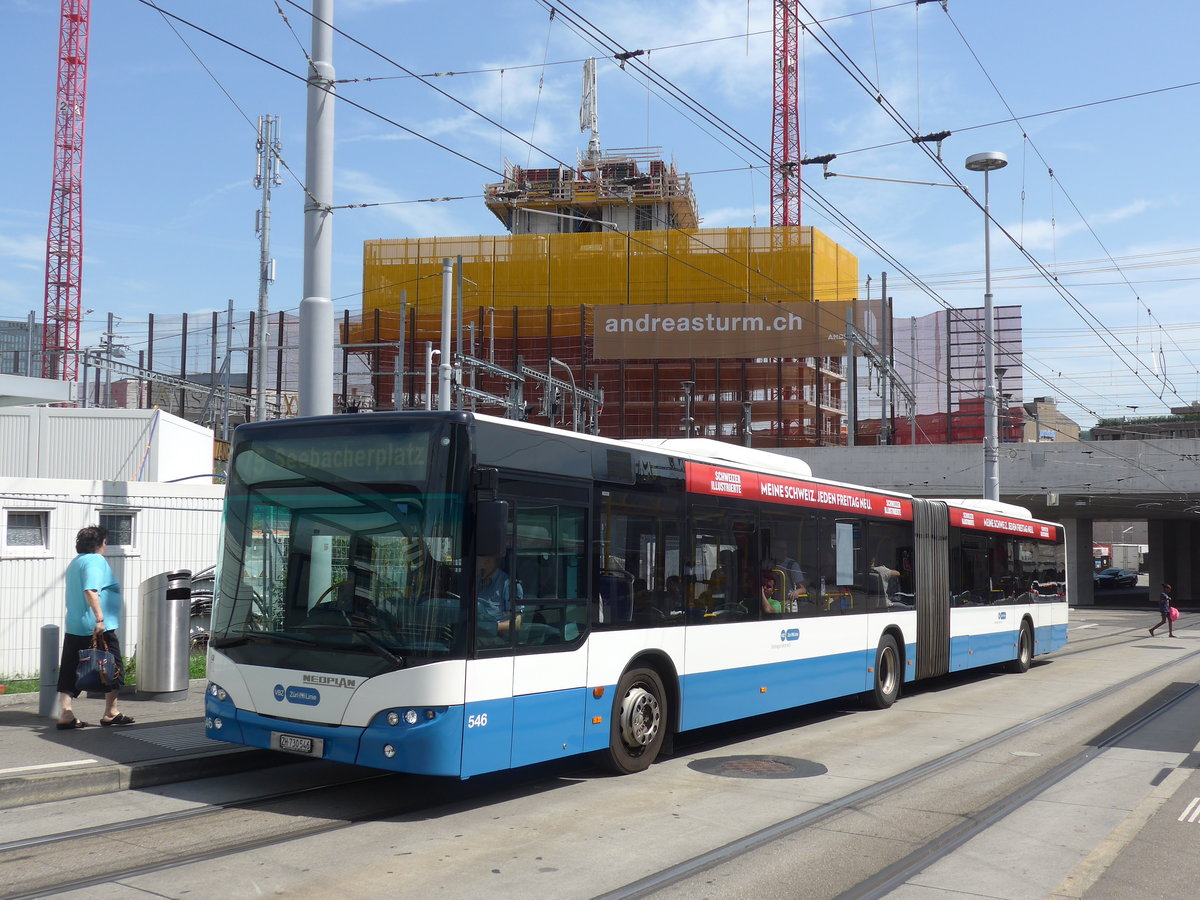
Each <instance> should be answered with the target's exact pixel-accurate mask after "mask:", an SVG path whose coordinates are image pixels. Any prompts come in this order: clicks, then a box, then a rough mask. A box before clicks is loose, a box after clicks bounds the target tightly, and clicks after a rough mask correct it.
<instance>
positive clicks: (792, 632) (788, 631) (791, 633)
mask: <svg viewBox="0 0 1200 900" xmlns="http://www.w3.org/2000/svg"><path fill="white" fill-rule="evenodd" d="M779 640H781V641H784V642H787V641H798V640H800V629H799V628H785V629H784V630H783V631H781V632H779Z"/></svg>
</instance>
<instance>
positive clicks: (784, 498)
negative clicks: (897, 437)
mask: <svg viewBox="0 0 1200 900" xmlns="http://www.w3.org/2000/svg"><path fill="white" fill-rule="evenodd" d="M686 471H687V489H688V491H689V492H690V493H693V494H707V495H708V496H710V497H741V498H743V499H745V500H761V501H765V502H767V503H783V504H787V505H789V506H808V507H812V508H814V509H832V510H835V511H838V512H847V513H859V514H860V515H865V516H879V517H880V518H889V519H901V520H905V521H911V520H912V517H913V513H912V502H911V501H909V500H905V499H903V498H901V497H887V496H884V495H881V494H874V493H870V492H868V491H864V490H860V489H858V488H850V487H841V486H838V485H830V484H816V483H814V482H811V481H801V480H799V479H797V478H784V477H781V476H779V475H760V474H757V473H754V472H744V471H742V470H740V469H731V468H725V467H723V466H710V465H708V464H707V463H693V462H689V463H687V464H686Z"/></svg>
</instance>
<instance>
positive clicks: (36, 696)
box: [0, 678, 208, 709]
mask: <svg viewBox="0 0 1200 900" xmlns="http://www.w3.org/2000/svg"><path fill="white" fill-rule="evenodd" d="M206 687H208V679H207V678H192V679H190V680H189V681H188V693H189V694H190V693H191V692H192V691H196V692H198V693H200V694H203V693H204V690H205V688H206ZM41 696H42V694H41V691H40V690H37V691H25V692H23V693H20V694H10V693H8V692H7V691H5V692H0V709H2V708H4V707H6V706H18V705H20V704H22V703H28V704H30V705H31V706H37V705H38V703H39V702H40V700H41ZM56 696H57V693H56ZM81 696H85V697H87V698H88V699H89V700H97V699H103V697H104V695H103V694H99V693H96V692H94V691H89V692H88V693H87V694H82V695H81ZM121 696H122V697H128V698H129V699H131V700H137V699H139V698H138V693H137V685H136V684H127V685H125V686H124V687H123V688H121ZM181 699H182V698H181ZM166 702H173V701H166Z"/></svg>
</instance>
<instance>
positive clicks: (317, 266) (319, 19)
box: [300, 0, 335, 416]
mask: <svg viewBox="0 0 1200 900" xmlns="http://www.w3.org/2000/svg"><path fill="white" fill-rule="evenodd" d="M311 55H312V62H311V63H310V64H309V67H308V120H307V128H306V138H305V156H306V160H305V166H304V182H305V188H306V191H307V194H306V197H305V201H304V299H303V300H301V301H300V415H302V416H320V415H328V414H330V413H332V412H333V301H332V300H331V299H330V296H331V294H332V292H333V277H332V270H333V213H332V211H331V209H330V207H331V206H332V205H333V111H334V99H335V98H334V94H333V87H334V70H333V0H313V23H312V54H311Z"/></svg>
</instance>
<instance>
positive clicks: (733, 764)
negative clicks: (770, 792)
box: [688, 756, 829, 778]
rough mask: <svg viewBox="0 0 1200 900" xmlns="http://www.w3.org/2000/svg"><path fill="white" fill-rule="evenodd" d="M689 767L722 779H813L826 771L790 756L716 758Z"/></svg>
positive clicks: (689, 764)
mask: <svg viewBox="0 0 1200 900" xmlns="http://www.w3.org/2000/svg"><path fill="white" fill-rule="evenodd" d="M688 768H689V769H694V770H696V771H697V772H703V773H704V774H705V775H721V776H723V777H725V778H812V777H814V776H816V775H824V774H825V773H826V772H828V771H829V770H828V769H826V768H825V767H824V766H823V765H821V764H820V763H815V762H812V761H811V760H807V759H795V758H793V757H791V756H718V757H714V758H712V759H697V760H693V761H692V762H690V763H688Z"/></svg>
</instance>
